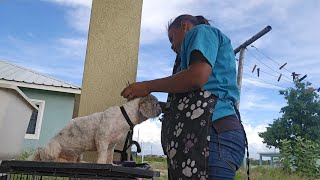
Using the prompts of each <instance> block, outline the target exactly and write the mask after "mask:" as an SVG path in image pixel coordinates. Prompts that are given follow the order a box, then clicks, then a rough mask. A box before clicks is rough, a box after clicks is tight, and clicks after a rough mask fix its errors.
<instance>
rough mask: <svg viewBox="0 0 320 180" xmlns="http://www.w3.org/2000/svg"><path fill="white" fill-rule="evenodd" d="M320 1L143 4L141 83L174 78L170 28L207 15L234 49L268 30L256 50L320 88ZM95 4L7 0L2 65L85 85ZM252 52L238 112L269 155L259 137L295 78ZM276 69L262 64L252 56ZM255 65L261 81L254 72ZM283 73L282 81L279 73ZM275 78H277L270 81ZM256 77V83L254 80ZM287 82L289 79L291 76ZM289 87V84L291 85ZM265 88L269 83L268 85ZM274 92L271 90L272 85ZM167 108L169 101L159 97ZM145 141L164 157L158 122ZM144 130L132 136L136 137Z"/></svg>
mask: <svg viewBox="0 0 320 180" xmlns="http://www.w3.org/2000/svg"><path fill="white" fill-rule="evenodd" d="M319 9H320V2H319V1H317V0H308V1H301V0H282V1H278V0H246V1H244V0H241V1H237V3H235V2H234V1H231V0H225V1H218V0H200V1H199V0H183V1H182V0H176V1H173V2H172V1H169V0H162V1H154V0H144V4H143V12H142V24H141V34H140V50H139V65H138V75H137V80H138V81H142V80H149V79H154V78H161V77H165V76H168V75H170V74H171V69H172V64H173V61H174V58H175V55H174V53H173V52H172V51H171V50H170V44H169V41H168V38H167V33H166V25H167V22H168V21H169V20H170V19H172V18H174V17H176V16H178V15H180V14H185V13H189V14H194V15H203V16H205V17H207V18H208V19H210V20H212V24H213V25H214V26H216V27H218V28H219V29H221V30H222V31H223V32H224V33H225V34H226V35H228V36H229V37H230V39H231V40H232V44H233V46H234V48H236V47H237V46H238V45H240V44H241V43H242V42H244V41H245V40H247V39H248V38H250V37H251V36H252V35H254V34H255V33H257V32H258V31H260V30H261V29H263V28H264V27H265V26H267V25H271V26H272V28H273V29H272V31H271V32H269V33H268V34H266V35H265V36H264V37H262V38H261V39H259V40H258V41H257V42H255V43H254V46H255V47H257V48H258V49H259V50H260V51H261V52H263V53H264V54H266V55H267V56H269V57H271V58H272V59H274V60H276V61H277V62H278V63H279V64H284V63H285V62H286V63H288V64H287V66H286V68H287V69H288V70H289V72H293V71H295V72H297V73H301V74H307V75H308V77H307V79H306V80H308V81H310V82H312V83H313V84H314V86H315V87H318V86H320V81H319V78H318V77H319V75H320V72H319V65H320V61H319V60H318V57H319V55H318V52H319V49H320V38H319V37H318V32H320V19H319V18H320V11H319ZM90 10H91V1H90V0H2V1H0V22H1V28H0V59H2V60H6V61H8V62H12V63H15V64H19V65H22V66H25V67H28V68H31V69H33V70H35V71H39V72H41V73H44V74H47V75H49V76H52V77H55V78H57V79H61V80H64V81H66V82H70V83H72V84H76V85H79V86H81V82H82V75H83V74H82V73H83V66H84V61H85V50H86V43H87V36H88V27H89V19H90ZM248 49H249V52H246V59H245V64H246V66H245V68H244V72H245V74H244V79H243V88H242V92H241V105H240V110H241V113H242V117H243V121H244V125H245V129H246V131H247V134H248V138H249V143H250V152H251V154H252V156H253V157H257V154H256V153H257V152H262V151H273V149H272V150H268V149H266V148H265V145H264V144H262V140H261V138H259V137H258V134H257V133H258V132H261V131H264V130H265V127H266V126H267V125H268V123H271V122H272V120H273V119H274V118H277V117H279V116H280V115H281V114H279V111H280V108H281V107H283V106H284V105H285V101H284V100H283V98H282V96H280V95H279V93H278V91H279V90H280V89H281V88H287V87H290V86H292V83H290V78H291V76H290V73H289V72H288V71H286V70H281V71H280V70H277V68H279V65H277V64H276V63H274V62H273V61H271V60H269V59H268V58H266V57H265V56H263V55H262V54H261V53H259V52H258V51H256V50H255V49H254V48H251V47H249V48H248ZM251 53H252V54H254V56H256V57H257V58H258V59H259V60H260V61H262V62H263V63H265V64H266V65H268V66H269V67H270V68H271V69H272V70H271V69H270V68H268V67H266V66H265V65H263V64H262V63H261V62H259V61H258V60H256V59H255V58H254V57H253V55H251ZM254 65H257V66H258V67H259V68H260V69H261V70H262V71H264V72H266V73H268V74H266V73H263V72H261V73H260V77H259V79H256V78H253V77H256V73H253V74H252V73H251V70H252V69H251V68H250V67H252V66H254ZM274 70H277V71H279V72H280V73H282V74H283V77H282V79H281V80H280V82H277V78H276V77H274V76H279V74H278V73H277V72H275V71H274ZM269 74H272V75H274V76H271V75H269ZM251 76H253V77H251ZM285 76H286V77H288V78H286V77H285ZM285 80H287V81H285ZM266 82H267V83H266ZM268 83H271V84H274V85H271V84H268ZM156 95H157V97H158V98H159V99H160V100H162V101H164V100H165V98H166V94H161V93H157V94H156ZM136 129H139V134H140V138H139V141H143V142H144V144H145V153H146V154H148V153H150V150H151V145H152V147H153V153H157V154H161V153H162V152H161V147H160V123H159V122H158V121H156V120H153V121H148V122H145V123H143V124H141V125H139V126H137V127H136ZM137 132H138V130H135V135H134V137H135V138H137Z"/></svg>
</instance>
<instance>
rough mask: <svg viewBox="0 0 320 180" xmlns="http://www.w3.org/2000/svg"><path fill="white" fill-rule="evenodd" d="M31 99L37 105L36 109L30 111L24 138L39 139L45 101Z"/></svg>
mask: <svg viewBox="0 0 320 180" xmlns="http://www.w3.org/2000/svg"><path fill="white" fill-rule="evenodd" d="M31 101H32V102H33V103H34V104H35V105H36V106H37V107H38V111H33V112H32V115H31V118H30V121H29V125H28V128H27V132H26V135H25V139H39V137H40V131H41V124H42V117H43V112H44V105H45V102H44V101H41V100H36V99H31Z"/></svg>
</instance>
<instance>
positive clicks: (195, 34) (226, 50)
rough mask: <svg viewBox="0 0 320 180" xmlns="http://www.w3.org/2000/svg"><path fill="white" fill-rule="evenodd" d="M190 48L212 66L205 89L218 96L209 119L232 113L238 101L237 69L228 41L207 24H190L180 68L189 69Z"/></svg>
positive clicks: (183, 44) (183, 46)
mask: <svg viewBox="0 0 320 180" xmlns="http://www.w3.org/2000/svg"><path fill="white" fill-rule="evenodd" d="M193 50H199V51H201V53H202V54H203V55H204V57H205V58H206V59H207V60H208V61H209V63H210V64H211V66H212V73H211V75H210V77H209V80H208V82H207V83H206V84H205V85H204V87H203V88H204V89H205V90H208V91H210V92H211V93H212V94H214V95H216V96H218V97H219V100H218V102H217V104H216V107H215V110H214V113H213V117H212V120H213V121H214V120H217V119H219V118H222V117H225V116H228V115H232V114H235V110H234V108H233V105H234V104H235V103H236V102H237V101H238V100H239V88H238V86H237V82H236V79H237V70H236V62H235V55H234V52H233V48H232V45H231V40H230V39H229V38H228V37H227V36H226V35H224V34H223V33H222V32H221V31H220V30H219V29H217V28H215V27H212V26H209V25H198V26H195V27H193V28H192V29H191V30H190V31H189V32H188V33H187V34H186V36H185V38H184V40H183V43H182V45H181V69H182V70H185V69H187V68H188V66H189V63H190V55H191V52H192V51H193Z"/></svg>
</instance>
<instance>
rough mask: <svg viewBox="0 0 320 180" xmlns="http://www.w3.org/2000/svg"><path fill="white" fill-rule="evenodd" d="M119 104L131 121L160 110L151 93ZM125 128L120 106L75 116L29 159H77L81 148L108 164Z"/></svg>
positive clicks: (123, 134) (124, 134)
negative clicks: (96, 154)
mask: <svg viewBox="0 0 320 180" xmlns="http://www.w3.org/2000/svg"><path fill="white" fill-rule="evenodd" d="M123 107H124V109H125V110H126V112H127V114H128V116H129V118H130V120H131V122H132V123H133V125H136V124H139V123H141V122H143V121H145V120H147V119H149V118H154V117H157V116H159V115H160V113H161V107H160V105H159V102H158V100H157V98H156V97H154V96H153V95H148V96H146V97H142V98H137V99H134V100H131V101H129V102H127V103H125V104H124V105H123ZM129 130H130V126H129V124H128V122H127V121H126V120H125V118H124V116H123V114H122V113H121V110H120V107H119V106H113V107H110V108H108V109H107V110H106V111H104V112H99V113H94V114H92V115H89V116H84V117H78V118H75V119H74V120H73V121H71V122H70V123H69V124H68V125H66V126H65V127H64V128H63V129H62V130H61V131H60V132H59V133H58V134H57V135H56V136H54V137H53V138H52V139H51V140H50V142H49V144H48V145H47V146H46V147H45V148H39V149H38V150H37V151H36V152H35V153H34V155H33V156H32V160H35V161H54V162H79V159H80V158H81V154H82V153H83V152H85V151H97V152H98V159H97V163H100V164H105V163H107V164H112V162H113V153H114V149H115V147H116V145H117V143H119V142H121V141H123V140H124V139H125V138H126V135H127V133H128V131H129Z"/></svg>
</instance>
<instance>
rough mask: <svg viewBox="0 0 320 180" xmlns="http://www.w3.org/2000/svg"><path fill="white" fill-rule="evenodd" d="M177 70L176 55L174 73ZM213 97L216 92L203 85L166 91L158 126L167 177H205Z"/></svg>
mask: <svg viewBox="0 0 320 180" xmlns="http://www.w3.org/2000/svg"><path fill="white" fill-rule="evenodd" d="M179 70H180V57H179V56H177V58H176V62H175V66H174V70H173V74H175V73H177V72H178V71H179ZM216 100H217V97H216V96H214V95H212V94H211V93H210V92H209V91H206V90H203V89H199V90H196V91H193V92H188V93H180V94H169V96H168V102H167V107H166V111H165V112H164V115H163V119H162V130H161V144H162V147H163V151H164V153H165V154H166V155H167V163H168V178H169V179H171V180H178V179H200V180H205V179H208V175H207V174H208V173H207V172H208V157H209V147H208V144H209V140H210V139H209V138H210V129H211V128H210V126H211V117H212V113H213V111H214V107H215V104H216Z"/></svg>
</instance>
